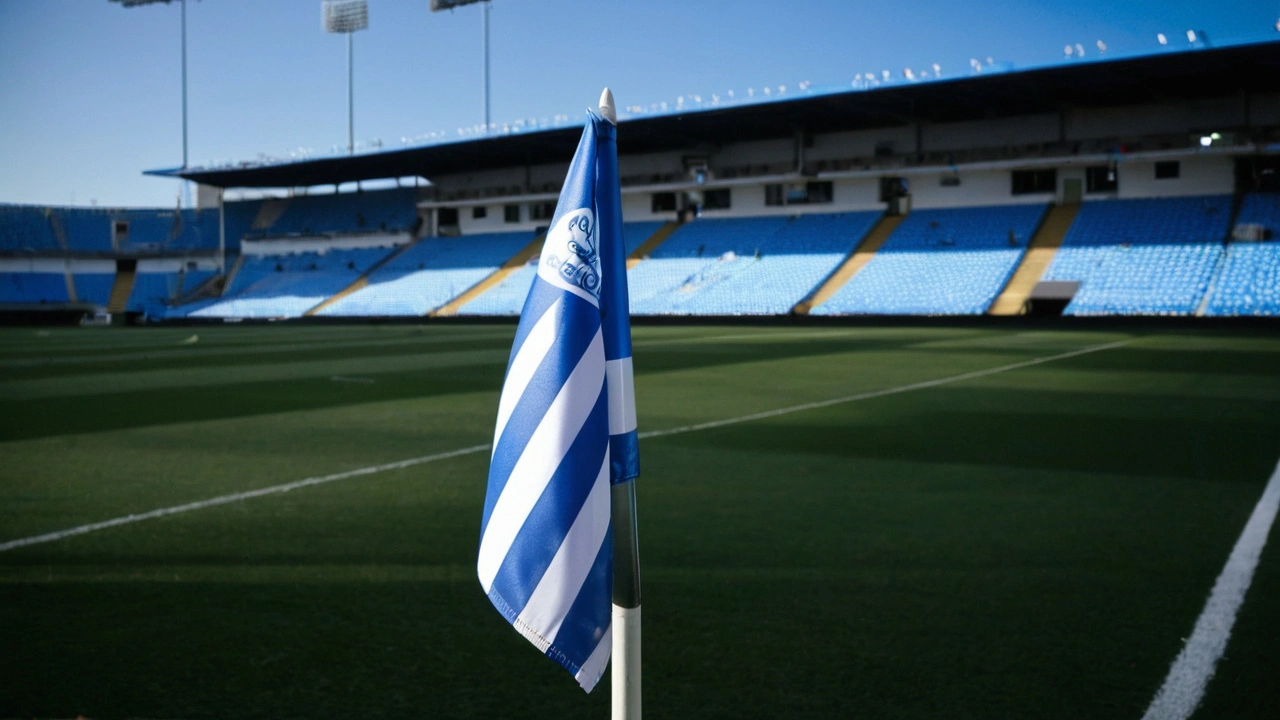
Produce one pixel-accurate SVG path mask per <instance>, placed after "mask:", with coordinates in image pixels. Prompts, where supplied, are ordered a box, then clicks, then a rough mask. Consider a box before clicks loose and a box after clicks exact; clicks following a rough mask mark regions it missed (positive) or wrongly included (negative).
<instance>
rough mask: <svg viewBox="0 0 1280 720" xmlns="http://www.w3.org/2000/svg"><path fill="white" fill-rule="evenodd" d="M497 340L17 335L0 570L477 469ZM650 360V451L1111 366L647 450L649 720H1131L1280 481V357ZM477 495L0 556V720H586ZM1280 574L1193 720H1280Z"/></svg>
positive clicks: (1205, 346) (898, 355)
mask: <svg viewBox="0 0 1280 720" xmlns="http://www.w3.org/2000/svg"><path fill="white" fill-rule="evenodd" d="M193 334H198V336H199V340H198V342H195V343H194V344H183V341H184V340H185V339H187V338H189V337H190V336H191V335H193ZM512 334H513V328H511V327H500V326H474V327H471V326H426V327H410V326H394V327H392V326H349V327H348V326H341V327H334V326H325V327H317V326H281V327H267V326H245V327H212V328H204V327H202V328H198V329H193V328H160V329H154V328H151V329H74V330H73V329H49V330H41V331H36V330H31V329H5V330H0V371H2V374H0V542H3V541H5V540H11V539H15V538H21V537H28V536H33V535H38V534H41V533H47V532H52V531H56V530H61V529H66V528H70V527H73V526H76V525H80V524H84V523H91V522H96V521H100V520H106V519H110V518H113V517H118V516H121V515H127V514H129V513H138V512H145V511H147V510H151V509H155V508H160V507H166V506H171V505H177V504H182V503H186V502H191V501H195V500H201V499H206V498H211V497H215V496H218V495H223V494H228V493H234V492H239V491H243V490H249V489H255V488H262V487H268V486H272V485H277V484H280V483H285V482H289V481H293V480H298V479H302V478H306V477H313V476H319V475H327V474H330V473H336V472H341V471H344V470H351V469H356V468H361V467H366V466H370V465H377V464H381V463H386V462H391V461H395V460H401V459H406V458H413V457H420V456H424V455H429V454H433V453H438V452H444V451H448V450H453V449H457V448H462V447H468V446H473V445H477V444H482V443H486V442H488V441H489V440H490V439H491V435H492V424H493V418H494V415H495V413H496V407H497V393H498V390H499V387H500V385H501V381H502V373H503V369H504V367H505V363H506V359H507V354H508V352H509V348H510V341H511V337H512ZM635 338H636V350H635V365H636V372H637V376H636V384H637V396H638V402H639V405H640V429H641V430H642V431H651V430H661V429H664V428H672V427H679V426H685V425H689V424H694V423H702V422H707V421H714V420H720V419H726V418H733V417H738V416H741V415H745V414H749V413H754V412H759V411H763V410H770V409H774V408H782V407H789V406H793V405H798V404H801V403H808V402H814V401H820V400H825V399H829V398H834V397H841V396H847V395H853V394H858V393H864V392H869V391H875V390H881V389H886V388H893V387H899V386H902V385H907V384H912V383H918V382H921V381H926V380H932V379H937V378H944V377H950V376H954V375H958V374H961V373H967V372H973V371H980V370H985V369H989V368H995V367H1000V366H1004V365H1009V364H1013V363H1018V362H1022V361H1026V360H1030V359H1033V358H1041V357H1046V356H1051V355H1056V354H1060V353H1064V352H1068V351H1071V350H1076V349H1080V348H1085V347H1091V346H1096V345H1100V344H1103V343H1109V342H1114V341H1117V340H1130V341H1131V342H1130V343H1129V344H1127V345H1124V346H1123V347H1119V348H1115V349H1110V350H1105V351H1101V352H1096V353H1091V354H1087V355H1079V356H1076V357H1071V358H1066V359H1061V360H1056V361H1053V362H1049V363H1044V364H1039V365H1034V366H1030V367H1023V368H1019V369H1014V370H1010V371H1007V372H1002V373H998V374H993V375H988V376H985V377H980V378H975V379H970V380H964V381H960V382H954V383H948V384H944V385H938V386H935V387H930V388H926V389H920V390H914V391H911V392H904V393H898V394H893V395H887V396H883V397H877V398H872V399H867V400H861V401H857V402H851V403H846V404H840V405H834V406H829V407H824V408H820V409H814V410H807V411H803V412H797V413H793V414H787V415H780V416H776V417H772V418H767V419H763V420H757V421H752V422H745V423H739V424H733V425H727V426H723V427H718V428H714V429H708V430H702V431H697V432H689V433H683V434H675V435H668V436H663V437H655V438H650V439H647V440H644V441H642V444H641V461H642V465H643V476H642V477H641V479H640V480H639V485H638V486H637V492H638V495H639V502H640V506H639V514H640V532H641V562H642V568H643V582H644V621H645V635H644V667H645V679H644V688H645V698H644V702H645V709H646V711H647V712H648V714H649V715H650V716H651V717H700V718H701V717H713V718H714V717H723V718H741V717H793V716H802V717H850V716H863V717H893V718H899V717H901V718H935V717H948V718H969V717H972V718H992V717H1008V718H1037V717H1043V718H1061V717H1088V718H1134V719H1136V718H1138V717H1140V716H1141V715H1142V712H1143V711H1144V709H1145V708H1146V706H1147V704H1148V703H1149V702H1150V700H1151V698H1152V697H1153V695H1154V694H1155V692H1156V690H1157V689H1158V687H1159V686H1160V683H1161V682H1162V680H1163V678H1164V675H1165V673H1166V672H1167V670H1168V667H1169V664H1170V662H1171V661H1172V660H1173V658H1174V657H1175V656H1176V655H1177V653H1178V650H1179V649H1180V647H1181V644H1182V641H1183V638H1185V637H1186V636H1187V635H1188V634H1189V633H1190V631H1191V628H1192V625H1193V624H1194V622H1195V619H1196V617H1197V616H1198V615H1199V613H1200V610H1201V609H1202V607H1203V605H1204V601H1205V599H1206V597H1207V595H1208V592H1209V590H1210V589H1211V587H1212V585H1213V582H1214V579H1215V578H1216V577H1217V574H1218V573H1219V572H1220V570H1221V569H1222V565H1223V563H1224V562H1225V560H1226V557H1227V555H1228V554H1229V552H1230V550H1231V547H1232V546H1233V544H1234V543H1235V540H1236V538H1237V536H1238V535H1239V533H1240V530H1241V529H1242V528H1243V526H1244V523H1245V520H1246V519H1247V518H1248V516H1249V513H1250V512H1251V511H1252V509H1253V506H1254V503H1256V501H1257V499H1258V496H1259V494H1260V493H1261V491H1262V487H1263V485H1264V484H1265V482H1266V480H1267V479H1268V478H1269V477H1270V475H1271V473H1272V472H1273V470H1274V469H1275V466H1276V462H1277V459H1280V335H1277V334H1276V333H1267V332H1264V331H1243V330H1231V331H1228V330H1213V329H1205V330H1202V331H1194V332H1188V331H1186V330H1181V331H1177V332H1174V331H1171V330H1167V329H1160V327H1159V326H1153V327H1151V328H1146V329H1132V328H1131V329H1126V330H1125V331H1117V332H1089V331H1072V330H1061V329H1058V330H1035V331H1027V330H1026V329H1021V330H1004V329H995V328H993V329H975V328H847V327H841V328H826V329H824V328H813V327H807V328H795V329H788V328H777V327H769V328H749V327H746V328H744V327H715V326H707V327H696V328H694V327H643V328H637V329H636V332H635ZM335 377H337V378H339V379H338V380H334V378H335ZM352 378H358V379H364V380H372V381H373V382H352V381H351V379H352ZM344 379H345V380H344ZM486 472H487V457H486V454H485V453H475V454H472V455H467V456H463V457H457V458H452V459H449V460H442V461H438V462H432V463H426V464H421V465H416V466H413V467H410V468H406V469H402V470H395V471H388V472H383V473H379V474H375V475H367V476H362V477H355V478H351V479H348V480H342V481H338V482H335V483H331V484H327V485H322V486H316V487H311V488H307V489H302V490H297V491H294V492H289V493H285V494H278V495H271V496H267V497H260V498H256V499H252V500H245V501H242V502H237V503H232V504H228V505H222V506H219V507H213V508H208V509H204V510H199V511H195V512H190V513H186V514H182V515H175V516H171V517H166V518H162V519H155V520H148V521H144V522H139V523H135V524H131V525H127V526H122V527H116V528H111V529H107V530H103V531H100V532H95V533H91V534H86V535H81V536H77V537H72V538H67V539H64V540H60V541H56V542H51V543H45V544H39V545H32V546H28V547H23V548H19V549H15V550H10V551H8V552H4V553H0V608H3V612H0V717H74V716H76V715H78V714H84V715H87V716H90V717H95V718H111V717H146V718H159V717H164V718H229V717H246V718H280V717H308V718H330V717H332V718H347V717H435V716H440V717H557V716H558V717H573V718H577V717H581V718H600V717H605V716H606V715H607V713H608V700H609V687H608V685H609V682H608V678H607V675H606V679H605V680H604V681H602V683H601V685H600V687H599V688H598V689H597V690H596V692H595V693H593V694H592V695H590V696H587V695H584V694H583V693H582V692H581V690H579V689H578V688H577V685H576V683H575V682H574V681H573V680H572V678H570V677H569V676H568V675H567V674H566V673H564V672H563V671H562V670H560V669H559V667H558V666H557V665H555V664H554V663H552V662H551V661H549V660H546V659H543V658H539V657H538V653H537V651H536V650H535V649H534V648H533V647H532V646H530V645H529V644H528V643H527V642H526V641H525V640H523V639H522V638H521V637H520V636H519V635H518V634H517V633H516V632H514V631H513V630H512V629H511V628H510V627H509V626H507V625H506V624H505V623H503V621H502V620H501V618H500V617H499V616H498V614H497V613H496V612H495V611H494V610H493V609H492V608H491V606H490V605H489V603H488V601H487V600H486V599H485V597H484V594H483V593H482V592H481V591H480V587H479V583H478V582H477V581H476V580H475V577H474V571H473V566H474V561H475V551H476V547H477V543H478V532H479V519H480V509H481V504H482V502H483V496H484V487H485V478H486ZM1278 554H1280V550H1278V549H1277V548H1274V547H1269V548H1268V549H1267V550H1266V551H1265V552H1264V553H1263V556H1262V562H1261V564H1260V565H1259V567H1258V571H1257V575H1256V577H1255V581H1254V585H1253V587H1252V589H1251V590H1250V592H1249V594H1248V596H1247V598H1246V600H1245V603H1244V606H1243V609H1242V611H1241V615H1240V619H1239V622H1238V624H1237V626H1236V631H1235V633H1234V634H1233V637H1232V639H1231V642H1230V644H1229V646H1228V648H1227V655H1226V658H1225V659H1224V661H1223V662H1222V664H1221V665H1220V666H1219V671H1218V674H1217V676H1216V677H1215V678H1214V679H1213V681H1212V682H1211V683H1210V686H1209V691H1208V694H1207V696H1206V698H1205V702H1204V705H1203V706H1202V708H1201V711H1200V712H1199V713H1198V714H1197V717H1198V718H1271V717H1274V710H1275V708H1276V707H1278V706H1280V691H1278V690H1276V689H1275V683H1274V679H1275V677H1276V675H1277V671H1280V614H1277V613H1276V612H1275V611H1274V607H1275V605H1276V603H1277V602H1280V559H1278V557H1277V555H1278Z"/></svg>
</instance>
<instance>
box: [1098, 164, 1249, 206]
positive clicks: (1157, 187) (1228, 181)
mask: <svg viewBox="0 0 1280 720" xmlns="http://www.w3.org/2000/svg"><path fill="white" fill-rule="evenodd" d="M1180 162H1181V164H1182V168H1181V172H1180V174H1179V176H1178V177H1177V178H1173V179H1169V180H1156V172H1155V161H1153V160H1133V161H1127V162H1126V161H1121V162H1120V163H1119V166H1118V170H1119V179H1120V192H1119V194H1118V195H1117V197H1121V198H1147V197H1181V196H1186V195H1224V194H1229V193H1231V192H1232V191H1234V189H1235V163H1234V162H1233V160H1232V159H1231V158H1229V157H1224V156H1221V155H1206V156H1203V157H1188V158H1182V159H1181V160H1180Z"/></svg>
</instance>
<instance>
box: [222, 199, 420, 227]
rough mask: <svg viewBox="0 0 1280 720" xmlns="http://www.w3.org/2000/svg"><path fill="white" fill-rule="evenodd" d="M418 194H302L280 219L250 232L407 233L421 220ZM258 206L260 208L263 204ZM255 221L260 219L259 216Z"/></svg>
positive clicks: (288, 204) (284, 208) (259, 224)
mask: <svg viewBox="0 0 1280 720" xmlns="http://www.w3.org/2000/svg"><path fill="white" fill-rule="evenodd" d="M415 193H416V191H415V190H414V189H413V188H395V189H392V190H379V191H370V192H357V193H339V194H333V195H300V196H297V197H294V198H292V199H290V200H288V201H286V202H284V203H283V206H282V212H281V213H280V215H279V216H278V217H276V218H274V219H270V218H262V220H261V221H259V222H257V223H254V224H253V226H251V228H250V229H249V230H248V231H247V232H250V233H251V234H265V235H314V234H317V233H361V232H396V231H402V230H408V229H410V228H412V227H413V226H414V224H415V223H416V222H417V220H418V210H417V206H416V205H415V204H414V203H415V197H416V195H415ZM277 202H279V201H277ZM258 207H261V202H259V203H258ZM254 218H255V220H257V219H258V215H257V213H255V215H254ZM267 221H269V222H267Z"/></svg>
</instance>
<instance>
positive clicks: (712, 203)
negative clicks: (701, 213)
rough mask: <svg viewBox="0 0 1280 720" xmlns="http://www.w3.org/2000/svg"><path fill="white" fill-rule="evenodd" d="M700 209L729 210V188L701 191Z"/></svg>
mask: <svg viewBox="0 0 1280 720" xmlns="http://www.w3.org/2000/svg"><path fill="white" fill-rule="evenodd" d="M702 209H703V210H728V209H729V188H720V189H718V190H705V191H703V193H702Z"/></svg>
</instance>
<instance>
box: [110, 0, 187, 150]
mask: <svg viewBox="0 0 1280 720" xmlns="http://www.w3.org/2000/svg"><path fill="white" fill-rule="evenodd" d="M111 2H118V3H120V5H121V6H122V7H125V8H131V7H138V6H140V5H153V4H155V3H161V2H162V3H164V4H166V5H168V4H169V3H171V2H173V0H111ZM178 2H179V4H181V5H182V167H183V168H186V167H187V0H178Z"/></svg>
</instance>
